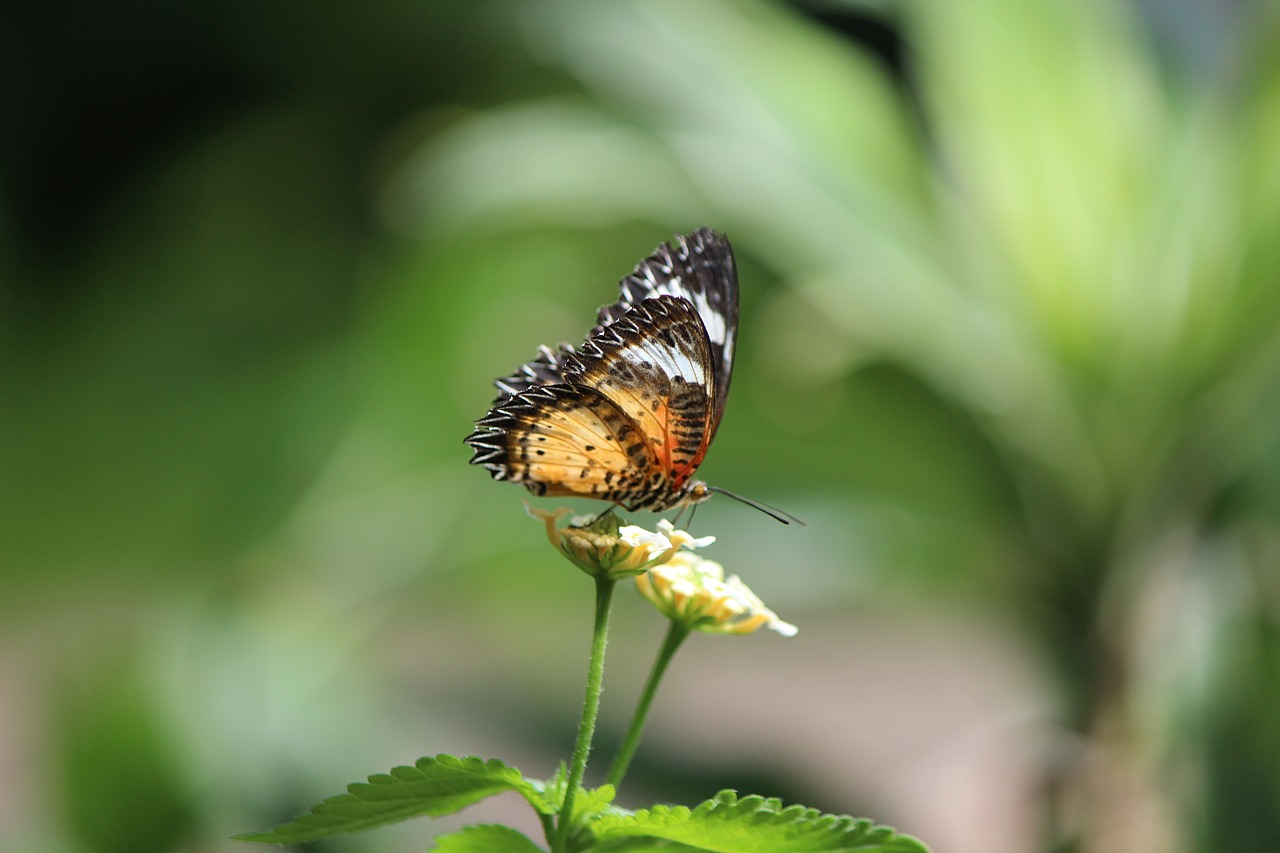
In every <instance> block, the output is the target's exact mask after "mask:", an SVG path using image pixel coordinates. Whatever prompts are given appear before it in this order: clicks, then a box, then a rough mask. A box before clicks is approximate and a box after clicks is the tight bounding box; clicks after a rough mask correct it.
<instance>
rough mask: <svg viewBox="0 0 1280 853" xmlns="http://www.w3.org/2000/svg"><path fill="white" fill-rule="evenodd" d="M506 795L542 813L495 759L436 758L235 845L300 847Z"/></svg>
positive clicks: (532, 791) (534, 796)
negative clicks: (512, 793)
mask: <svg viewBox="0 0 1280 853" xmlns="http://www.w3.org/2000/svg"><path fill="white" fill-rule="evenodd" d="M504 791H517V792H519V793H520V794H521V795H522V796H523V797H524V798H525V799H526V800H528V801H529V802H530V804H532V805H533V806H534V808H537V809H541V807H542V804H543V797H542V795H541V793H540V792H539V791H538V790H537V789H536V788H535V787H534V785H532V784H531V783H530V782H528V781H527V780H525V778H524V777H523V776H521V775H520V771H519V770H516V769H515V768H514V767H508V766H507V765H505V764H503V763H502V762H501V761H498V760H496V759H494V760H490V761H484V760H482V759H480V758H476V757H475V756H470V757H467V758H457V757H455V756H452V755H438V756H436V757H435V758H419V759H418V762H417V764H415V765H414V766H413V767H396V768H393V769H392V770H391V772H390V773H389V774H378V775H376V776H370V777H369V781H368V782H357V783H355V784H352V785H348V786H347V793H346V794H342V795H341V796H337V797H330V798H329V799H327V800H325V801H324V802H322V803H320V804H319V805H317V806H314V807H313V808H312V809H311V811H310V812H308V813H307V814H304V815H302V816H300V817H297V818H295V819H294V820H292V821H290V822H288V823H284V824H281V825H280V826H277V827H275V828H274V829H270V830H268V831H266V832H256V833H249V834H245V835H237V836H236V840H237V841H260V842H264V843H267V844H298V843H301V842H305V841H315V840H316V839H319V838H327V837H329V836H331V835H339V834H341V833H344V832H362V831H363V830H366V829H372V828H374V827H376V826H383V825H385V824H389V823H398V822H400V821H402V820H408V819H409V818H413V817H420V816H422V815H430V816H432V817H437V816H439V815H444V814H451V813H453V812H456V811H459V810H461V809H464V808H466V807H467V806H469V805H472V804H473V803H478V802H479V801H480V800H483V799H485V798H486V797H491V796H493V795H494V794H500V793H502V792H504Z"/></svg>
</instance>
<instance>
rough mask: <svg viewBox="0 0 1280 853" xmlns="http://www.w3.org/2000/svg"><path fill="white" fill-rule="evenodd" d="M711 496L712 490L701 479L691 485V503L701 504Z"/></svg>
mask: <svg viewBox="0 0 1280 853" xmlns="http://www.w3.org/2000/svg"><path fill="white" fill-rule="evenodd" d="M709 497H711V490H710V489H708V488H707V484H706V483H703V482H701V481H699V482H696V483H694V484H693V486H692V487H690V489H689V496H688V498H687V500H688V501H689V503H695V504H700V503H702V502H703V501H705V500H706V499H707V498H709Z"/></svg>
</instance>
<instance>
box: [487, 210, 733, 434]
mask: <svg viewBox="0 0 1280 853" xmlns="http://www.w3.org/2000/svg"><path fill="white" fill-rule="evenodd" d="M618 291H619V299H618V301H617V302H615V303H613V304H612V305H606V306H604V307H603V308H601V309H600V311H599V313H598V314H597V316H596V326H595V328H594V329H592V330H591V332H590V334H589V335H588V338H592V337H594V336H596V335H598V334H600V333H601V332H603V331H604V330H605V329H607V328H608V327H609V326H610V325H612V324H613V323H615V322H617V321H618V320H620V319H621V318H622V317H623V316H624V315H625V314H626V313H627V312H628V311H630V310H631V309H632V308H634V307H635V306H637V305H639V304H640V303H642V302H644V301H645V300H646V299H651V298H653V297H655V296H676V297H682V298H684V299H687V300H688V301H689V302H690V303H691V304H692V305H693V306H694V308H695V310H696V311H697V312H698V318H699V319H700V320H701V322H702V326H703V328H704V329H706V335H707V343H708V345H709V347H710V352H711V356H710V358H711V364H712V373H713V374H714V376H715V379H714V382H713V383H712V388H713V401H714V402H713V407H712V415H711V435H715V431H716V427H717V426H719V424H720V418H721V416H722V415H723V414H724V405H725V400H726V399H728V396H729V380H730V378H731V377H732V375H733V347H734V341H735V339H736V337H737V334H738V272H737V267H736V265H735V263H734V259H733V249H732V248H731V247H730V246H729V241H728V240H727V239H726V238H725V236H724V235H723V234H720V233H717V232H715V231H712V230H711V229H709V228H700V229H698V230H697V231H694V232H693V233H692V234H689V235H686V236H683V237H677V238H676V239H675V240H674V241H672V242H671V243H663V244H662V245H660V246H658V248H657V249H655V250H654V251H653V254H651V255H650V256H649V257H647V258H645V259H644V260H643V261H641V262H640V263H639V264H637V265H636V268H635V269H634V270H633V271H632V272H631V274H630V275H628V276H626V277H625V278H623V279H622V281H620V282H619V283H618ZM576 355H577V351H576V350H575V349H574V348H573V347H572V346H571V345H569V344H560V346H559V347H558V348H557V349H554V350H553V349H551V348H549V347H545V346H544V347H539V348H538V357H537V358H535V359H534V360H533V361H530V362H528V363H526V364H524V365H522V366H521V367H520V368H519V369H518V370H516V371H515V372H514V373H512V374H511V375H509V376H504V377H502V378H500V379H498V380H496V381H495V382H494V384H495V385H497V387H498V391H499V392H500V393H499V395H498V398H497V399H496V400H495V401H494V404H495V405H498V404H500V403H501V402H502V401H503V400H506V399H509V398H510V397H513V396H515V395H516V394H519V393H520V392H521V391H525V390H528V389H529V388H534V387H538V386H541V385H554V384H557V383H562V382H564V381H565V372H564V371H565V364H566V363H567V362H568V361H569V360H570V359H572V358H574V357H575V356H576ZM708 441H710V437H708Z"/></svg>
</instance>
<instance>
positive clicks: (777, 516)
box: [707, 486, 809, 527]
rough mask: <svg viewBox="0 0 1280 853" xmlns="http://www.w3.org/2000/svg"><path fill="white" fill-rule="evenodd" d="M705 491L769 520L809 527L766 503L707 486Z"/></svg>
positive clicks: (789, 514)
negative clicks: (743, 505) (730, 499)
mask: <svg viewBox="0 0 1280 853" xmlns="http://www.w3.org/2000/svg"><path fill="white" fill-rule="evenodd" d="M707 491H709V492H718V493H719V494H722V495H724V496H725V497H727V498H733V499H734V500H735V501H738V502H739V503H744V504H746V505H747V506H749V507H752V508H753V509H758V510H760V511H761V512H763V513H764V514H765V515H767V516H769V517H770V518H772V519H774V520H776V521H781V522H782V523H783V524H798V525H800V526H801V527H808V526H809V525H807V524H805V523H804V522H803V521H801V520H800V519H798V518H796V517H795V516H794V515H792V514H791V513H789V512H783V511H782V510H780V509H778V508H777V507H772V506H769V505H768V504H767V503H762V502H760V501H753V500H752V499H751V498H744V497H743V496H742V495H735V494H734V493H733V492H731V491H729V490H728V489H721V488H719V487H717V486H707Z"/></svg>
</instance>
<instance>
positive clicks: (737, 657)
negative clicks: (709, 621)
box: [0, 0, 1280, 853]
mask: <svg viewBox="0 0 1280 853" xmlns="http://www.w3.org/2000/svg"><path fill="white" fill-rule="evenodd" d="M1278 39H1280V9H1278V7H1277V5H1276V4H1275V3H1270V2H1257V3H1248V2H1236V3H1226V2H1211V0H1203V2H1193V0H1185V1H1184V2H1173V1H1172V0H1170V2H1159V0H1147V2H1142V3H1136V2H1134V3H1115V2H1110V0H1083V2H1081V1H1080V0H1036V2H1025V0H968V2H965V3H946V2H932V3H928V2H900V3H899V2H880V3H871V2H863V3H858V2H844V3H841V2H826V3H819V2H814V3H808V4H801V5H788V4H783V3H779V2H764V0H699V2H678V0H651V1H646V0H635V2H612V3H599V2H594V3H593V2H588V1H587V0H577V1H576V2H575V0H547V2H543V0H538V2H478V0H435V2H428V0H414V2H410V0H381V2H377V3H371V4H365V5H362V6H358V7H357V6H355V5H350V4H336V3H277V4H259V3H251V2H248V0H224V2H218V3H212V2H196V3H186V4H161V3H156V2H145V0H143V2H132V3H128V2H127V3H123V4H113V5H111V6H110V7H97V6H91V5H89V4H84V5H80V4H74V3H67V2H52V3H46V4H34V3H32V4H21V3H20V4H13V5H11V6H7V7H5V8H4V9H3V10H0V57H2V58H0V69H2V72H0V98H3V101H2V102H0V105H2V107H3V115H4V116H5V120H4V125H3V132H0V280H3V289H2V290H0V569H2V570H3V571H2V573H0V850H3V851H6V853H7V851H15V853H16V852H17V851H23V853H26V851H32V853H126V851H129V853H148V851H183V853H185V852H186V851H224V850H237V849H247V848H243V847H241V846H239V845H236V844H234V843H233V842H230V841H228V840H226V839H227V837H228V836H229V835H231V834H232V833H235V832H242V831H247V830H253V829H258V828H262V827H264V826H266V825H269V824H271V823H273V822H276V821H279V820H282V819H285V818H287V817H290V816H292V815H293V814H294V813H296V812H297V811H299V810H300V809H302V808H304V807H306V806H308V805H310V804H311V803H312V802H313V801H315V800H316V799H318V798H319V797H323V796H327V795H330V794H333V793H337V792H339V791H340V790H341V788H342V786H343V785H344V784H345V783H347V782H349V781H353V780H356V779H358V778H362V777H363V776H365V775H367V774H369V773H373V772H380V771H382V770H385V769H386V768H388V767H390V766H392V765H394V764H397V763H405V762H410V761H412V760H413V759H415V758H417V757H418V756H419V755H425V754H434V753H436V752H442V751H448V752H455V753H479V754H481V755H485V756H493V757H500V758H503V759H505V760H507V761H508V762H509V763H513V764H516V765H517V766H519V767H520V768H521V769H523V770H524V771H526V772H527V773H530V774H533V775H549V774H550V773H551V771H552V769H553V768H554V766H555V763H556V762H557V761H559V760H561V759H562V758H564V757H565V756H566V755H567V753H568V751H569V748H570V745H571V741H572V736H573V725H574V721H575V720H576V717H577V711H578V706H579V702H580V700H581V689H582V679H583V664H584V663H585V659H586V652H587V644H588V636H587V635H588V630H589V622H590V609H591V597H592V593H591V589H590V585H589V584H588V583H586V582H585V579H584V578H583V577H582V576H580V575H578V574H577V573H576V572H574V571H573V570H571V569H570V568H568V566H567V564H565V563H563V561H560V560H558V559H557V558H556V557H555V556H554V555H553V554H552V552H551V551H550V550H549V549H548V548H547V547H546V545H545V540H544V539H543V537H542V534H541V532H540V529H539V527H538V525H537V524H536V523H535V522H532V521H530V520H529V519H527V518H526V517H525V515H524V513H523V510H522V509H521V507H520V500H521V499H522V497H524V496H525V495H524V492H523V491H522V490H519V489H517V488H514V487H512V486H508V485H503V484H496V483H493V482H491V481H490V480H489V478H488V477H487V476H485V472H483V471H482V470H479V469H471V468H469V467H468V466H467V465H466V464H465V462H466V459H467V456H468V454H467V452H466V448H464V447H463V445H462V444H461V439H462V437H463V436H465V435H466V434H467V433H468V432H469V430H470V428H471V422H472V421H473V420H474V419H475V418H477V417H479V416H480V415H482V414H483V413H484V411H485V410H486V408H487V406H488V403H489V401H490V400H491V398H492V396H493V389H492V387H491V384H490V383H491V381H492V379H493V377H495V376H498V375H501V374H505V373H507V372H509V371H510V370H511V369H512V368H514V367H515V366H516V365H518V364H520V363H521V362H523V361H524V360H526V359H528V358H529V357H530V356H531V355H532V354H533V351H534V347H535V346H536V345H537V344H539V343H548V344H552V343H555V342H557V341H560V340H569V341H578V340H580V339H581V336H582V334H583V333H584V332H585V331H586V329H587V328H588V327H589V325H590V323H591V321H592V318H593V317H594V310H595V308H596V307H597V306H598V305H600V304H602V303H605V302H609V301H612V299H613V298H614V293H615V282H616V281H617V279H618V278H619V277H620V276H621V275H623V274H624V273H626V272H628V271H629V270H630V269H631V267H632V265H634V264H635V263H636V262H637V261H638V260H639V259H640V258H642V257H643V256H645V255H646V254H647V253H648V252H649V251H650V250H652V248H653V247H654V246H655V245H656V244H657V243H658V242H659V241H661V240H665V239H669V238H670V237H671V235H672V234H673V233H675V232H684V231H687V230H690V229H692V228H694V227H697V226H699V225H710V226H712V227H715V228H717V229H720V230H723V231H726V232H727V233H728V234H729V236H730V237H731V239H732V240H733V242H734V246H735V248H736V250H737V254H738V259H739V265H740V272H741V279H742V318H741V332H740V337H739V346H738V352H739V355H738V364H737V370H736V375H735V381H734V392H733V396H732V399H731V401H730V403H729V406H728V411H727V414H726V418H725V421H724V424H723V426H722V428H721V430H720V432H719V435H718V438H717V441H716V445H715V447H714V448H713V449H712V451H711V453H710V455H709V457H708V459H707V461H706V463H705V465H704V466H703V468H702V472H701V473H702V474H703V475H704V476H705V478H706V479H707V480H709V481H710V482H712V483H714V484H717V485H721V486H724V487H726V488H730V489H734V490H736V491H740V492H742V493H745V494H747V495H750V496H752V497H755V498H758V499H761V500H765V501H768V502H770V503H775V504H778V505H780V506H782V507H784V508H785V509H787V510H790V511H792V512H794V513H796V514H797V515H800V516H801V517H804V518H805V519H806V520H807V521H808V522H809V525H810V526H809V527H808V528H807V529H800V530H798V529H794V528H784V527H782V526H780V525H777V524H775V523H774V522H772V521H770V520H769V519H768V518H766V517H764V516H762V515H759V514H757V513H755V512H753V511H751V510H750V509H748V508H746V507H743V506H740V505H736V504H733V503H732V502H731V501H727V500H724V499H720V500H717V501H712V502H711V503H710V504H708V505H706V506H705V507H703V508H702V509H700V511H699V513H698V516H697V523H696V525H695V532H696V533H698V534H702V535H705V534H708V533H714V534H716V535H717V536H718V537H719V542H718V544H717V545H716V546H714V548H713V549H712V550H711V551H709V552H708V556H710V557H712V558H714V559H718V560H720V561H722V562H723V563H724V564H725V565H726V567H727V568H728V569H729V571H731V572H737V573H739V574H741V575H742V576H743V577H744V579H745V580H746V581H747V582H748V583H750V584H751V585H752V586H753V587H754V588H755V589H756V591H757V592H759V593H760V594H761V595H762V596H763V597H764V598H765V600H766V601H767V602H768V603H769V604H770V605H771V606H772V607H773V608H774V609H775V610H777V611H778V612H779V614H780V615H781V616H782V617H783V618H784V619H787V620H789V621H792V622H795V623H796V624H798V625H799V626H800V629H801V630H800V634H799V636H798V637H796V638H794V639H791V640H783V639H781V638H779V637H776V636H772V635H770V636H759V637H752V638H749V639H747V640H726V639H722V638H706V639H698V640H695V641H694V642H692V643H690V644H689V646H688V647H687V648H686V649H685V650H684V651H683V652H682V653H681V656H680V657H679V658H678V659H677V660H676V663H675V665H674V667H673V671H672V673H671V676H670V678H669V683H668V685H667V687H666V690H665V692H664V693H662V694H660V695H659V699H658V703H657V707H656V709H655V715H654V719H653V721H652V724H651V726H650V729H649V732H648V737H647V739H646V743H645V745H644V746H643V747H642V749H641V753H640V756H639V759H638V762H637V764H636V765H635V767H634V771H633V775H632V777H631V778H629V780H628V785H627V786H626V787H625V788H624V790H623V792H622V796H621V798H620V801H621V803H622V804H623V805H627V806H632V807H636V806H640V805H644V804H646V803H647V802H651V801H654V800H664V801H676V802H685V803H691V802H694V801H696V800H699V799H702V798H704V797H707V796H710V795H711V794H712V793H713V792H714V791H715V790H717V789H719V788H721V787H730V786H731V787H737V788H740V789H743V790H748V791H757V792H761V793H766V794H773V795H779V796H783V797H784V798H786V799H788V800H792V801H801V802H805V803H807V804H809V805H813V806H817V807H820V808H823V809H826V810H830V811H837V812H853V813H857V814H868V815H870V816H872V817H874V818H876V819H878V820H881V821H885V822H891V823H893V824H895V825H897V826H898V827H900V828H901V829H902V830H904V831H907V832H910V833H913V834H916V835H918V836H920V837H922V838H924V839H925V840H927V841H929V842H930V843H931V844H932V845H933V847H934V849H935V850H936V851H938V853H1023V851H1067V850H1078V851H1130V853H1133V851H1137V853H1147V851H1151V853H1160V852H1161V851H1272V850H1275V849H1277V844H1280V722H1278V721H1280V575H1278V574H1277V572H1276V563H1277V560H1278V559H1280V526H1278V525H1277V517H1278V516H1277V511H1278V510H1280V383H1278V380H1280V335H1278V334H1277V330H1278V328H1280V326H1278V321H1280V286H1278V284H1280V279H1278V275H1280V274H1278V272H1277V271H1278V270H1280V156H1277V154H1278V152H1280V53H1277V52H1276V50H1275V46H1276V44H1277V43H1280V42H1278V41H1277V40H1278ZM578 508H579V509H581V510H584V511H585V510H586V509H587V506H586V505H580V506H579V507H578ZM615 619H616V621H615V629H614V630H615V633H614V635H613V643H612V644H611V648H610V655H611V657H610V665H609V669H608V678H607V690H606V693H605V696H604V709H603V719H602V728H601V734H600V738H599V740H598V747H597V753H596V756H597V760H596V763H595V764H594V765H593V766H594V767H596V770H597V773H598V772H599V771H600V769H601V768H602V767H603V766H605V765H604V761H605V760H606V759H607V756H608V754H609V751H610V748H611V744H612V743H614V742H616V739H617V737H618V734H619V733H620V731H621V729H622V728H623V726H624V725H625V723H626V717H627V713H628V710H629V704H630V703H631V701H632V700H633V698H634V696H635V694H636V693H637V692H638V690H639V687H640V684H641V681H642V678H643V674H644V670H645V668H646V667H647V665H648V662H649V660H650V658H651V655H652V654H653V652H654V651H655V650H656V646H657V643H658V640H659V638H660V636H661V633H662V631H663V625H662V624H661V622H660V620H659V618H658V617H657V616H656V614H654V613H652V612H651V611H650V610H648V609H647V606H646V605H644V604H643V603H642V602H640V600H639V599H638V597H634V596H629V595H622V596H621V597H620V600H619V602H618V605H617V613H616V617H615ZM588 781H589V782H591V781H593V777H592V774H591V773H590V771H589V772H588ZM465 819H466V820H467V821H472V820H508V821H512V822H515V823H516V824H517V825H520V826H522V827H523V828H525V829H526V830H527V831H531V832H532V831H534V828H535V827H536V823H535V822H534V821H532V820H531V819H530V818H529V816H528V815H526V814H524V813H523V811H521V810H520V808H519V804H517V803H513V802H509V801H506V800H502V799H499V800H496V801H494V802H492V803H488V804H485V805H484V806H482V807H480V808H477V809H475V810H473V811H472V812H469V813H468V814H467V815H466V817H465ZM460 822H461V821H460V820H457V819H448V820H442V821H438V822H434V823H427V822H419V823H418V824H414V825H408V826H403V827H397V828H394V829H389V830H382V831H379V832H377V833H374V834H372V835H370V836H368V837H358V838H353V839H350V840H345V839H344V840H340V841H334V842H330V843H326V844H323V845H318V846H317V847H316V848H315V849H318V850H326V851H363V850H372V849H380V850H383V849H385V850H393V849H404V850H408V849H423V848H424V847H425V846H427V844H428V839H429V838H430V837H431V835H432V834H433V833H435V832H439V831H443V830H448V829H451V828H454V827H456V826H458V825H459V823H460Z"/></svg>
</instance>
